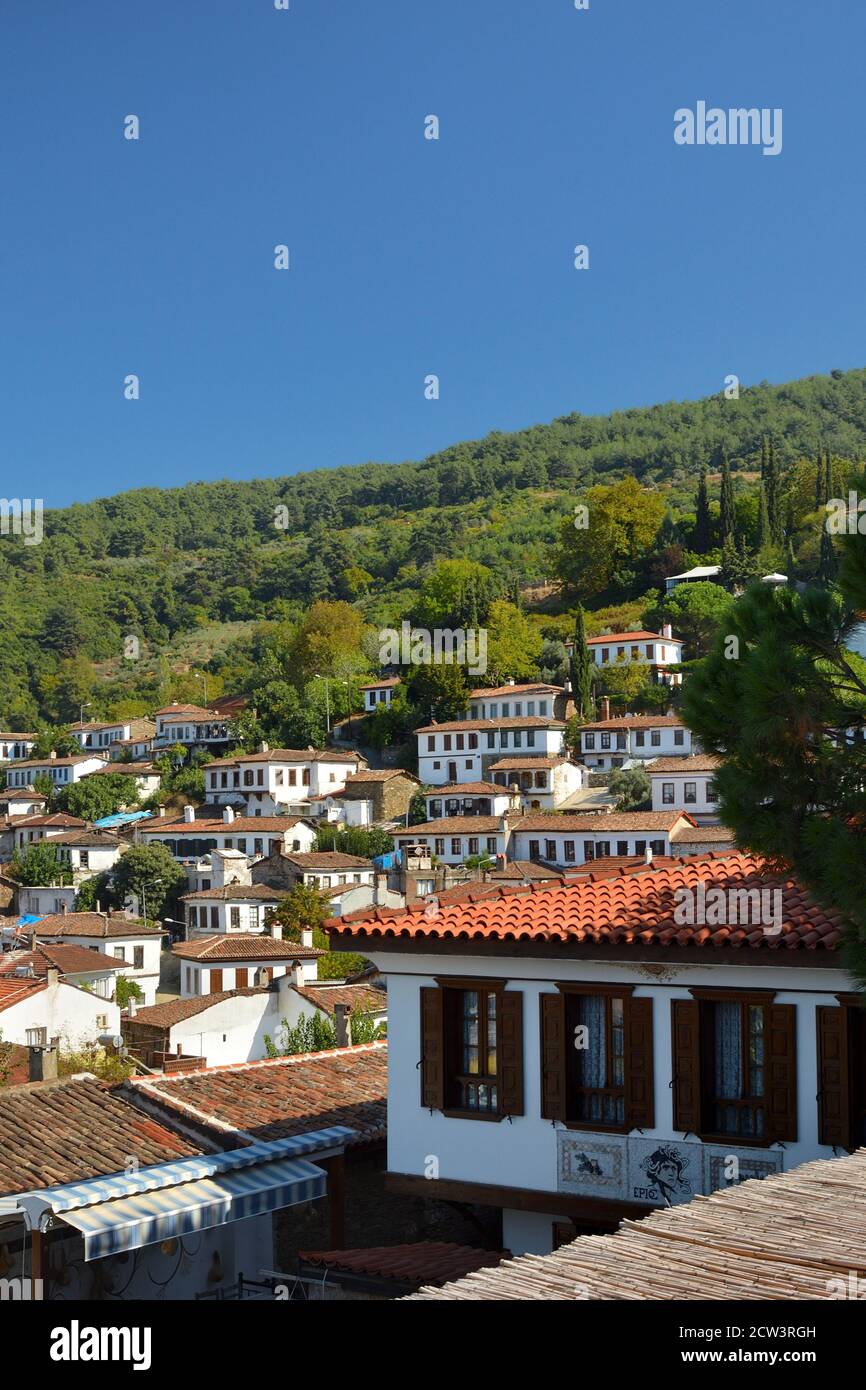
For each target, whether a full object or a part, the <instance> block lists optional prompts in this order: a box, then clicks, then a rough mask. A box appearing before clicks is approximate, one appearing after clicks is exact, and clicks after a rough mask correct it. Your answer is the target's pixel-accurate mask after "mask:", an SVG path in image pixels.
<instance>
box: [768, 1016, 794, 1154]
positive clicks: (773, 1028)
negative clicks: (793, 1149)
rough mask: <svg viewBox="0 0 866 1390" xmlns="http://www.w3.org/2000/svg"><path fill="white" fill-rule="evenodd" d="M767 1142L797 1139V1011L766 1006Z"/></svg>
mask: <svg viewBox="0 0 866 1390" xmlns="http://www.w3.org/2000/svg"><path fill="white" fill-rule="evenodd" d="M766 1020H767V1039H766V1051H767V1078H766V1089H767V1142H768V1143H770V1144H772V1143H774V1142H775V1141H776V1140H777V1139H796V1138H797V1038H796V1025H797V1009H796V1005H794V1004H768V1005H767V1010H766Z"/></svg>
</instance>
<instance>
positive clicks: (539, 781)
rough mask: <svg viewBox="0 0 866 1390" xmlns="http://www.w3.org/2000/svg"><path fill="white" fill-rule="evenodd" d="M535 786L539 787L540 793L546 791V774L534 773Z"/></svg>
mask: <svg viewBox="0 0 866 1390" xmlns="http://www.w3.org/2000/svg"><path fill="white" fill-rule="evenodd" d="M535 785H536V787H540V788H541V789H542V791H544V790H545V789H546V787H547V773H546V772H536V774H535Z"/></svg>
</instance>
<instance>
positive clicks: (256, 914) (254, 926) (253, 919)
mask: <svg viewBox="0 0 866 1390" xmlns="http://www.w3.org/2000/svg"><path fill="white" fill-rule="evenodd" d="M260 925H261V908H258V907H251V908H250V931H258V929H259V927H260Z"/></svg>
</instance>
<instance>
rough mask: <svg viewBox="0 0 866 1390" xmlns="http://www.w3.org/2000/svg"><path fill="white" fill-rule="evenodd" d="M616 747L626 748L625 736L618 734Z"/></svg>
mask: <svg viewBox="0 0 866 1390" xmlns="http://www.w3.org/2000/svg"><path fill="white" fill-rule="evenodd" d="M616 746H617V748H625V734H617V736H616Z"/></svg>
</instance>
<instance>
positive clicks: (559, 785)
mask: <svg viewBox="0 0 866 1390" xmlns="http://www.w3.org/2000/svg"><path fill="white" fill-rule="evenodd" d="M487 775H488V777H490V778H492V780H493V781H494V782H496V783H498V785H499V786H501V787H508V788H511V787H514V786H516V787H517V788H518V792H519V797H520V805H521V806H522V807H523V808H524V809H525V810H531V811H555V810H557V808H558V807H560V806H561V805H562V803H563V802H564V801H567V800H568V799H569V797H571V796H573V795H574V793H575V792H577V791H580V789H581V787H583V786H585V785H587V783H588V780H589V778H588V774H587V773H586V770H585V769H584V768H582V767H580V765H579V764H578V763H574V762H572V761H571V759H570V758H565V757H562V756H560V757H558V758H518V757H511V758H499V759H498V761H497V762H495V763H491V764H490V766H489V767H488V769H487Z"/></svg>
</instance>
